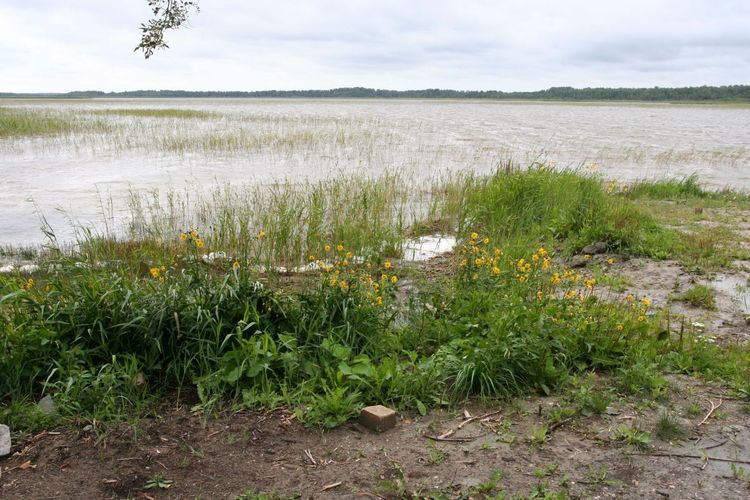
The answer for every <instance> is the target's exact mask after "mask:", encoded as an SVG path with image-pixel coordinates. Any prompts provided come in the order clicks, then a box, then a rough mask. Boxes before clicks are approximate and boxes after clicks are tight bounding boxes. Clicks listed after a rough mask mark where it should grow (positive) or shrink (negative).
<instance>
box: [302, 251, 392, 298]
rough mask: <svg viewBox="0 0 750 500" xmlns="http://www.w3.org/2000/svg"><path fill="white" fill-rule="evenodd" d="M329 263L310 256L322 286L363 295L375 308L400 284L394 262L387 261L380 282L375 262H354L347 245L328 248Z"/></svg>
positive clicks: (326, 257)
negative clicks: (373, 272) (394, 270)
mask: <svg viewBox="0 0 750 500" xmlns="http://www.w3.org/2000/svg"><path fill="white" fill-rule="evenodd" d="M324 250H325V253H326V255H325V260H324V259H318V258H317V257H316V256H315V255H309V256H308V261H310V262H314V263H315V266H316V267H317V268H318V269H319V270H320V276H321V283H322V284H323V286H325V287H328V288H334V289H337V290H340V291H341V292H346V293H362V294H363V295H364V297H366V299H367V300H368V301H370V302H371V303H372V304H373V305H376V306H381V305H383V300H384V297H385V296H387V295H388V294H391V293H392V292H393V286H394V285H395V284H396V283H398V275H396V274H394V273H393V263H392V262H391V261H388V260H387V261H385V262H384V263H383V266H382V269H381V271H380V279H376V278H375V277H374V276H377V274H376V275H373V274H372V271H373V270H374V268H375V267H376V266H373V264H372V263H369V262H368V263H364V264H363V265H360V264H359V263H357V262H353V258H354V253H353V252H351V251H347V250H346V248H345V247H344V245H342V244H338V245H336V246H335V249H334V247H332V246H331V245H325V247H324Z"/></svg>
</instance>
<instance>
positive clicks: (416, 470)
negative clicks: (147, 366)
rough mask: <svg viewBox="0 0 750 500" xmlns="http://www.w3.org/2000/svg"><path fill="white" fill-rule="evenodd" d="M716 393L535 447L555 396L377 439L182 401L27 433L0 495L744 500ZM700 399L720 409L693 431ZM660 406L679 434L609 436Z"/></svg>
mask: <svg viewBox="0 0 750 500" xmlns="http://www.w3.org/2000/svg"><path fill="white" fill-rule="evenodd" d="M721 390H722V389H721V388H720V387H713V386H709V385H704V384H701V383H699V382H697V381H696V380H694V379H691V378H688V377H682V376H680V377H670V392H669V394H670V395H669V399H668V400H664V401H657V402H643V401H641V402H638V401H618V402H615V403H613V404H612V405H610V407H609V408H608V409H607V411H606V412H605V413H604V414H602V415H600V416H592V417H578V418H576V419H574V420H572V421H569V422H566V423H565V424H563V425H561V426H559V427H557V428H556V429H554V430H552V431H550V432H549V435H548V440H547V441H546V442H544V443H536V444H535V443H533V442H532V440H531V438H530V436H531V435H532V434H533V430H534V428H535V427H539V426H541V425H543V424H544V423H545V422H546V421H547V417H548V414H549V411H550V410H551V409H553V408H555V407H556V406H557V404H558V402H559V401H558V399H557V398H552V397H549V398H540V397H530V398H524V399H520V400H516V401H514V402H510V403H506V404H496V405H492V406H488V407H481V406H473V407H470V408H467V410H468V411H469V412H470V413H471V414H472V415H474V416H481V415H483V414H485V413H488V412H495V411H497V412H498V413H497V414H495V415H492V416H489V417H487V418H486V419H477V420H474V421H471V422H469V423H468V424H466V425H464V426H463V427H462V428H461V429H458V426H459V424H461V422H462V421H463V420H464V418H465V416H464V414H463V408H460V409H456V410H455V411H435V412H432V413H430V414H429V415H428V416H425V417H420V416H418V415H415V414H408V413H404V414H401V415H400V416H399V421H398V424H397V426H396V427H395V428H394V429H391V430H389V431H386V432H384V433H382V434H375V433H372V432H370V431H368V430H366V429H364V428H362V427H361V426H360V425H359V424H357V423H354V422H352V423H349V424H346V425H344V426H342V427H340V428H338V429H335V430H333V431H329V432H321V431H317V430H311V429H307V428H305V427H303V426H302V425H301V424H300V423H299V422H297V421H296V420H295V419H294V417H293V416H292V415H291V414H289V413H288V412H286V411H284V410H278V411H274V412H270V413H264V414H260V413H255V412H250V411H242V412H239V413H227V414H223V415H221V416H219V417H217V418H211V419H204V418H202V417H200V416H196V415H193V414H191V413H190V411H189V408H188V406H187V405H184V406H179V407H172V408H163V409H162V411H161V412H160V416H159V417H158V418H149V419H145V420H142V421H141V422H139V423H138V425H137V426H132V427H131V426H127V425H121V426H119V427H117V428H112V429H108V431H107V432H106V433H103V434H102V435H101V436H97V435H96V432H84V431H82V430H77V429H71V428H65V429H60V430H58V431H57V432H43V433H41V434H38V435H36V436H32V437H30V438H28V439H27V440H26V441H25V442H24V443H21V444H20V445H19V446H16V447H15V449H14V451H15V452H14V454H13V455H12V456H11V457H10V458H8V459H6V460H3V461H1V462H0V468H1V469H2V476H1V477H0V485H1V486H0V496H2V497H3V498H39V499H41V498H133V497H136V498H187V497H190V498H235V497H237V496H238V495H240V494H243V493H249V492H255V493H257V492H268V493H270V492H275V493H277V494H280V495H284V496H285V497H286V496H291V497H297V496H298V497H302V498H328V497H330V498H334V497H340V498H399V497H405V496H408V495H412V494H418V495H429V494H435V495H436V494H438V493H439V494H442V495H444V497H447V498H456V497H461V496H463V497H464V498H467V497H472V498H482V497H484V496H485V494H489V493H490V492H489V491H486V492H484V493H483V492H482V486H483V485H485V487H487V486H486V485H487V483H488V481H489V480H490V478H491V477H493V473H494V472H495V471H501V472H502V479H500V480H498V481H497V486H496V488H494V489H492V490H491V491H493V492H495V493H497V492H499V491H500V490H503V491H505V492H506V493H510V494H521V495H530V494H532V493H533V492H534V491H535V488H538V487H539V486H540V485H542V487H546V488H548V490H550V491H556V490H561V489H565V490H567V493H568V494H569V495H570V497H572V498H636V497H642V498H700V499H713V498H715V499H727V498H738V499H740V498H748V496H750V479H748V477H750V476H747V477H742V472H740V471H739V469H736V468H735V471H733V470H732V463H730V462H722V461H718V460H715V459H714V458H723V459H727V460H738V461H745V462H747V463H744V464H743V463H737V464H736V465H735V467H743V468H744V470H745V471H750V425H748V420H749V417H748V413H747V412H748V408H747V405H746V403H742V402H740V401H737V400H734V399H732V398H731V397H728V396H726V395H722V394H723V393H722V392H721ZM709 402H713V404H714V405H717V404H719V402H721V406H720V407H719V408H718V409H717V410H716V411H714V412H713V413H712V414H711V416H710V417H709V418H708V419H707V420H706V421H705V423H703V424H702V425H700V423H701V421H703V420H704V417H705V416H706V415H707V414H708V412H709V410H710V408H711V406H710V403H709ZM696 405H697V406H696ZM696 408H697V409H698V410H699V411H698V412H696ZM665 411H670V412H671V413H672V414H673V415H675V418H676V420H677V421H678V422H679V423H680V425H681V426H683V428H684V429H685V430H686V431H687V434H686V437H685V438H684V439H682V440H680V441H677V442H673V443H670V442H664V441H659V440H658V439H657V440H655V441H654V442H653V443H652V445H651V447H650V448H649V449H648V450H645V451H636V450H635V449H634V448H631V447H628V446H627V445H626V444H625V443H623V442H621V441H620V440H618V438H617V435H618V433H617V427H618V426H620V425H623V424H624V425H627V426H636V427H638V428H641V429H643V430H653V426H654V425H655V422H656V421H657V420H658V419H659V417H660V416H661V415H662V414H663V413H664V412H665ZM451 429H453V430H456V432H455V433H454V434H453V435H451V436H450V437H449V438H448V439H456V438H458V439H460V440H457V441H434V440H432V439H428V438H426V437H425V435H430V436H439V435H441V434H444V433H445V432H447V431H449V430H451ZM307 452H309V456H308V454H307ZM666 454H674V455H680V454H681V455H694V456H696V457H698V458H688V457H678V456H663V455H666ZM705 457H710V458H709V459H708V460H705ZM313 461H314V462H313ZM155 474H160V475H161V476H163V477H164V478H165V479H166V480H168V481H171V483H170V486H169V488H165V489H161V488H158V487H157V488H152V489H145V486H146V484H147V483H148V481H149V480H150V479H151V478H153V477H154V475H155ZM331 485H336V486H333V487H331V488H329V489H326V487H327V486H331Z"/></svg>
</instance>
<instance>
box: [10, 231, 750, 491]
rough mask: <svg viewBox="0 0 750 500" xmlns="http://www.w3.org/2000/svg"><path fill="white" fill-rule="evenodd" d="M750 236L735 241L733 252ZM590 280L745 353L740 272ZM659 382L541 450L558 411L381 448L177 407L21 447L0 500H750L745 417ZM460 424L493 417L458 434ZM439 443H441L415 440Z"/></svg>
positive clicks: (430, 426)
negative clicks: (668, 423) (631, 439)
mask: <svg viewBox="0 0 750 500" xmlns="http://www.w3.org/2000/svg"><path fill="white" fill-rule="evenodd" d="M699 222H700V221H699ZM743 224H744V225H743ZM747 225H748V224H747V219H745V220H744V222H742V223H741V224H740V225H739V226H738V228H737V229H738V234H739V236H740V240H741V241H739V243H740V244H741V245H742V244H747V241H748V240H747V237H746V236H750V228H748V227H745V226H747ZM743 231H747V234H745V233H743ZM610 258H612V259H614V263H612V264H607V263H606V262H607V259H610ZM443 261H444V258H443ZM443 263H444V262H443ZM597 264H598V265H601V266H605V265H606V266H607V270H608V273H609V274H610V275H612V276H617V277H618V280H619V281H618V286H617V291H616V292H613V293H615V295H620V296H624V295H625V294H628V293H634V294H637V295H638V296H639V297H642V296H648V297H650V298H651V299H652V301H653V303H654V305H655V306H657V307H660V306H666V305H669V307H670V309H671V311H672V312H673V313H674V318H675V322H674V324H673V330H676V329H677V328H687V329H690V331H692V332H695V333H698V334H703V335H706V336H708V337H709V338H710V339H711V340H712V341H715V342H721V343H740V344H745V343H746V342H748V341H749V340H750V327H749V326H748V323H747V314H748V312H750V311H748V302H750V299H749V298H748V295H747V288H746V287H747V284H748V278H750V261H737V262H735V263H734V265H733V266H732V269H731V271H721V272H715V273H700V274H698V273H696V272H690V271H688V270H687V269H685V268H684V267H683V266H681V265H680V264H679V263H678V262H676V261H652V260H648V259H642V258H633V259H628V258H627V257H624V256H618V255H599V256H595V257H594V258H592V259H591V261H590V262H589V263H588V265H587V267H588V269H589V270H591V269H592V268H593V267H594V266H595V265H597ZM437 265H438V267H439V266H440V265H441V261H440V260H438V262H437ZM695 284H705V285H708V286H710V287H711V288H713V289H714V290H715V292H716V310H714V311H709V310H705V309H702V308H700V307H695V306H691V305H690V304H687V303H685V302H681V301H678V300H675V297H676V296H677V295H678V294H680V293H682V292H684V291H685V290H687V289H689V288H690V287H692V286H694V285H695ZM668 381H669V390H668V391H667V394H666V395H665V396H664V397H662V398H658V399H656V400H650V399H646V400H639V399H637V398H619V399H615V400H614V401H613V402H612V403H611V404H610V405H609V407H608V408H607V409H606V411H605V412H603V413H602V414H600V415H592V416H576V417H575V418H572V419H563V420H562V421H561V422H560V423H559V424H553V425H552V426H551V427H550V430H549V432H548V433H547V435H546V436H540V435H539V432H538V430H539V428H540V427H542V426H543V425H545V424H549V422H550V416H551V414H552V413H553V412H554V411H555V410H556V409H559V408H560V407H561V406H563V403H562V401H561V398H560V397H537V396H533V397H528V398H521V399H518V400H515V401H513V402H508V403H502V404H498V403H496V404H492V405H485V406H482V405H479V404H476V403H470V404H467V405H466V406H459V407H457V408H454V409H450V410H448V409H446V410H443V411H433V412H431V413H430V414H428V415H427V416H424V417H422V416H419V415H418V414H416V413H408V412H406V413H402V414H400V415H399V419H398V423H397V425H396V427H395V428H394V429H391V430H389V431H386V432H384V433H382V434H375V433H372V432H370V431H368V430H366V429H365V428H363V427H361V426H360V425H359V424H358V423H356V422H350V423H348V424H345V425H343V426H341V427H340V428H338V429H335V430H333V431H328V432H322V431H318V430H315V429H308V428H305V427H303V426H302V425H301V424H300V423H299V422H298V421H296V420H295V418H294V417H293V415H292V414H291V413H289V412H288V411H286V410H284V409H280V410H277V411H274V412H271V413H265V414H260V413H256V412H251V411H242V412H239V413H225V414H222V415H220V416H218V417H215V418H205V417H204V416H200V415H195V414H192V413H191V411H190V402H182V403H180V404H174V405H172V406H169V407H163V408H161V409H160V410H159V411H158V412H157V413H158V415H159V416H158V417H153V418H147V419H144V420H141V421H139V422H138V423H137V424H136V425H133V426H130V425H125V424H121V425H119V426H117V427H115V428H111V427H110V428H105V427H96V428H94V429H93V430H91V429H87V430H84V424H81V426H80V428H71V427H66V428H61V429H58V430H56V431H50V432H43V433H41V434H38V435H35V436H30V437H28V438H26V439H25V440H24V441H22V442H20V443H17V444H16V445H15V446H14V449H13V454H12V455H11V456H10V457H7V458H5V459H0V473H1V475H0V497H2V498H39V499H42V498H86V499H94V498H155V499H161V498H205V499H208V498H211V499H213V498H237V497H238V496H240V498H295V497H301V498H403V497H407V496H413V495H417V496H421V497H426V496H432V497H437V498H485V497H488V496H489V497H492V496H495V495H498V494H500V493H505V494H506V495H507V496H508V498H510V497H512V496H514V495H518V496H521V497H531V498H564V497H565V496H563V495H567V496H568V497H571V498H672V499H683V498H685V499H690V498H695V499H735V498H736V499H746V498H750V402H747V401H742V400H738V399H735V398H734V397H733V395H732V394H731V393H730V392H728V390H727V388H725V387H721V386H720V385H715V384H707V383H704V382H702V381H699V380H697V379H694V378H690V377H687V376H668ZM464 412H468V414H469V415H472V416H474V417H481V416H482V415H486V414H490V415H488V416H487V417H486V418H477V419H475V420H470V421H468V422H466V414H465V413H464ZM665 414H667V415H670V418H672V419H673V421H674V422H675V423H676V424H677V425H678V426H679V427H680V428H681V429H682V430H683V431H684V432H685V434H684V435H683V436H682V437H681V438H679V439H674V440H672V441H671V442H670V441H669V440H667V439H660V438H658V437H657V434H658V433H657V432H655V428H656V425H657V422H658V421H659V420H660V419H661V418H662V417H663V416H664V415H665ZM462 424H463V426H462V427H461V428H460V429H459V425H462ZM627 429H640V430H643V431H649V432H651V433H652V435H653V441H652V442H651V443H649V444H648V445H647V446H645V447H644V448H642V449H639V448H637V447H636V446H634V445H633V443H630V444H628V443H627V442H625V441H627V440H623V433H624V431H627ZM450 430H454V431H455V432H454V433H453V434H451V435H450V436H449V437H448V438H447V440H444V441H438V440H434V439H430V438H428V437H426V436H432V437H436V436H441V435H444V434H445V433H447V432H448V431H450ZM262 493H265V496H264V495H262ZM555 493H560V494H561V496H559V497H558V496H552V495H554V494H555ZM545 495H548V496H546V497H545ZM501 498H502V497H501Z"/></svg>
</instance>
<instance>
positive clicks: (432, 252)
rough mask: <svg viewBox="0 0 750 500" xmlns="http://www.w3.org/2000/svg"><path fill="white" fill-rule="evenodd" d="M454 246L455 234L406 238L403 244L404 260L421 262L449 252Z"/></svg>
mask: <svg viewBox="0 0 750 500" xmlns="http://www.w3.org/2000/svg"><path fill="white" fill-rule="evenodd" d="M454 246H456V238H455V236H448V235H440V234H433V235H429V236H421V237H419V238H416V239H413V240H407V242H406V243H405V244H404V258H403V260H404V261H405V262H421V261H424V260H428V259H431V258H433V257H436V256H438V255H441V254H444V253H446V252H450V251H451V250H453V247H454Z"/></svg>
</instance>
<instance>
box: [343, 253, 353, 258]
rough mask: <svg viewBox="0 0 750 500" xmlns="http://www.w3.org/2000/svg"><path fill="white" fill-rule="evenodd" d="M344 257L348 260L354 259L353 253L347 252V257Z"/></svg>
mask: <svg viewBox="0 0 750 500" xmlns="http://www.w3.org/2000/svg"><path fill="white" fill-rule="evenodd" d="M344 257H346V258H347V259H351V258H352V257H354V254H353V253H352V252H346V255H345V256H344Z"/></svg>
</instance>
